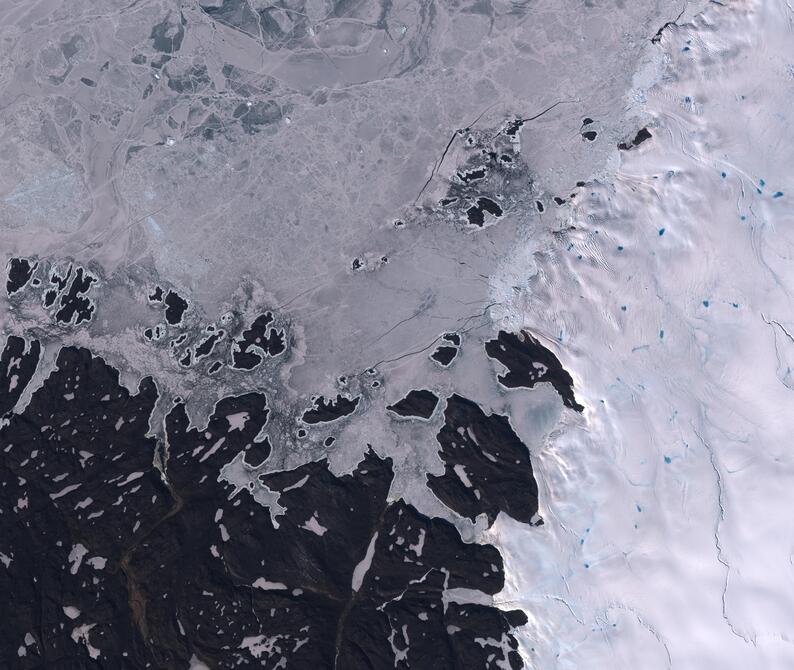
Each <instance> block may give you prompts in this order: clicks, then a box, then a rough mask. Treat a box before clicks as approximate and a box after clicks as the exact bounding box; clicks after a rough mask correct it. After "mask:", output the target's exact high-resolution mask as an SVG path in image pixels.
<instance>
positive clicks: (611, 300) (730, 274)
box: [489, 1, 794, 670]
mask: <svg viewBox="0 0 794 670" xmlns="http://www.w3.org/2000/svg"><path fill="white" fill-rule="evenodd" d="M665 41H666V46H667V49H666V54H665V55H664V57H663V58H660V59H659V60H657V61H653V62H649V63H647V64H646V66H645V67H644V68H643V70H642V72H641V73H640V74H638V76H637V77H636V79H635V84H636V85H635V89H634V91H633V94H632V96H631V97H629V98H628V99H627V100H626V105H627V106H632V107H634V108H636V109H637V110H638V112H639V113H642V114H647V115H648V117H649V119H650V126H649V127H650V128H651V130H652V132H653V135H654V140H653V142H649V143H647V145H643V146H642V147H640V149H639V150H636V151H634V152H626V153H625V154H623V155H622V157H621V162H620V165H619V166H618V167H617V169H616V170H615V172H614V174H605V175H604V177H603V179H602V180H600V181H599V183H597V184H596V185H594V186H593V187H592V188H589V189H588V191H589V192H588V193H587V194H586V195H585V196H584V198H583V199H582V200H581V201H579V202H577V203H576V205H575V206H574V207H572V208H570V209H569V210H566V211H565V212H561V213H560V214H559V215H558V217H557V219H558V221H557V223H558V225H559V226H560V229H561V230H564V232H563V233H561V235H560V239H559V240H557V243H556V244H554V245H550V246H548V247H546V248H544V249H542V250H541V251H540V255H539V256H536V258H539V260H538V261H537V272H536V274H535V275H534V277H533V279H532V281H531V283H530V286H531V290H530V292H529V294H528V296H527V297H526V302H523V303H522V304H514V305H512V306H511V308H510V309H509V310H508V311H507V312H506V313H505V314H504V315H503V317H502V318H503V320H504V321H505V322H510V323H515V322H519V323H523V324H525V325H531V326H532V327H534V328H538V327H540V328H541V330H542V332H543V334H544V335H545V336H546V338H547V339H548V340H549V341H555V340H557V341H559V343H560V348H561V350H562V351H563V352H564V353H563V354H562V358H563V364H564V365H565V366H566V368H567V369H569V370H572V371H574V372H573V374H574V376H575V379H576V381H577V382H578V383H579V384H580V389H581V391H580V393H581V395H582V397H583V398H584V400H586V405H587V409H586V412H585V414H584V416H583V417H581V418H579V417H571V418H570V420H568V418H566V419H564V420H563V424H562V425H560V426H559V427H558V428H557V429H556V430H554V432H553V433H552V434H551V435H549V436H548V438H547V439H546V440H545V443H544V445H543V448H542V450H541V451H540V452H539V454H538V457H539V461H540V465H539V466H538V467H539V471H540V472H539V473H538V474H539V483H540V488H541V494H540V500H541V514H543V515H545V516H546V517H547V521H548V523H547V525H546V526H545V533H544V534H543V535H542V536H538V535H537V534H535V533H533V532H526V531H525V530H524V529H523V528H521V527H520V526H519V525H518V524H515V523H512V522H511V521H510V520H509V519H507V518H505V517H504V516H502V517H500V519H499V520H498V522H497V523H496V524H495V526H494V527H493V529H492V530H491V531H489V535H490V538H491V539H492V540H493V541H495V542H496V543H497V544H498V545H499V546H500V547H502V548H503V549H504V552H505V556H506V564H507V567H506V571H507V576H508V577H507V586H506V588H505V590H504V591H503V592H502V593H501V594H500V595H499V597H498V598H499V600H500V601H502V602H504V603H505V604H507V603H509V604H511V605H513V604H518V605H520V606H522V607H525V608H526V609H527V611H528V612H530V613H531V615H530V625H529V626H528V627H527V628H526V629H524V631H522V640H523V645H524V651H525V653H526V655H527V657H528V658H531V659H532V663H533V664H534V667H538V668H552V667H553V668H627V669H629V668H645V669H651V668H653V669H656V668H693V669H694V668H716V667H719V668H725V669H728V668H731V669H733V668H736V669H737V670H739V669H746V668H759V669H760V668H789V667H794V606H793V605H792V604H793V603H794V520H793V518H792V515H791V513H790V511H791V509H792V507H794V487H792V484H791V483H792V477H794V455H793V454H792V447H791V439H792V438H791V436H792V428H794V412H792V408H793V407H794V405H793V404H792V403H794V395H792V392H793V391H794V386H792V381H793V380H792V368H791V366H792V362H794V317H792V287H793V286H794V264H792V253H793V252H794V208H793V207H792V196H794V179H793V178H792V166H793V165H794V163H793V162H792V161H794V142H792V138H791V127H792V117H791V110H792V105H794V10H793V9H792V7H791V5H790V4H789V3H787V2H771V1H770V2H731V3H727V4H726V5H725V6H720V5H719V4H718V3H714V4H712V5H711V6H710V7H709V8H708V9H707V10H706V11H704V12H703V13H702V14H700V15H699V16H697V18H696V19H695V20H694V21H693V22H692V23H690V24H687V25H685V26H681V27H675V28H673V29H672V30H671V31H670V33H669V35H667V36H666V40H665Z"/></svg>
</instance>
